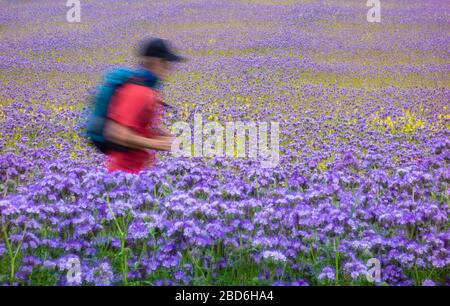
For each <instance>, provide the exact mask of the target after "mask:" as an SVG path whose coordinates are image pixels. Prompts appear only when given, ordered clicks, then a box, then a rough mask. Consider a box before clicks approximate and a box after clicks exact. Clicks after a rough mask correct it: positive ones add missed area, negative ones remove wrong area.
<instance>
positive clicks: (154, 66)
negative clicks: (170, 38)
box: [139, 38, 183, 80]
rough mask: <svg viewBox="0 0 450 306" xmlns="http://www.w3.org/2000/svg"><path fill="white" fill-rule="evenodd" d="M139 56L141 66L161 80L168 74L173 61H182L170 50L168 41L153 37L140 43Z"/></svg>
mask: <svg viewBox="0 0 450 306" xmlns="http://www.w3.org/2000/svg"><path fill="white" fill-rule="evenodd" d="M139 56H140V57H141V63H142V66H143V67H144V68H145V69H148V70H150V71H151V72H152V73H154V74H155V75H156V76H157V77H158V78H159V79H161V80H164V79H166V78H167V77H168V76H169V74H170V72H171V71H172V67H173V63H174V62H180V61H183V58H182V57H180V56H178V55H176V54H175V53H173V52H172V51H171V49H170V46H169V43H168V42H167V41H166V40H163V39H160V38H153V39H150V40H148V41H145V42H144V43H142V44H141V47H140V50H139Z"/></svg>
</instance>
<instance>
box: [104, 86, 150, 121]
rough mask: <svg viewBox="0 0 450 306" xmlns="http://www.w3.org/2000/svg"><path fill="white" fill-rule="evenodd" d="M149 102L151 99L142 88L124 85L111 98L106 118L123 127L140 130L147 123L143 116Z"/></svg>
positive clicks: (147, 109) (147, 92) (148, 107)
mask: <svg viewBox="0 0 450 306" xmlns="http://www.w3.org/2000/svg"><path fill="white" fill-rule="evenodd" d="M149 101H153V99H152V98H151V97H149V90H146V88H145V87H144V86H139V85H136V84H125V85H123V86H122V87H120V88H119V89H117V91H116V93H115V94H114V96H113V97H112V99H111V102H110V104H109V106H108V115H107V117H108V118H109V119H112V120H114V121H116V122H117V123H120V124H122V125H124V126H127V127H130V128H133V129H136V130H142V128H145V125H146V122H145V121H147V120H145V118H144V116H145V115H146V113H147V112H148V111H149V109H150V108H151V105H149Z"/></svg>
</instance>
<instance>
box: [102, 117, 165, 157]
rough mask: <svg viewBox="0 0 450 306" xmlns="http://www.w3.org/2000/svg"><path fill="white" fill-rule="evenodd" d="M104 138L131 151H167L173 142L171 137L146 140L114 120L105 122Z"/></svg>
mask: <svg viewBox="0 0 450 306" xmlns="http://www.w3.org/2000/svg"><path fill="white" fill-rule="evenodd" d="M104 137H105V138H106V139H107V140H109V141H111V142H113V143H116V144H119V145H122V146H125V147H129V148H131V149H153V150H160V151H169V150H170V148H171V146H172V142H173V137H167V136H157V137H154V138H146V137H143V136H139V135H137V134H136V133H134V132H133V130H131V129H130V128H128V127H126V126H123V125H121V124H119V123H117V122H115V121H114V120H107V121H106V125H105V130H104Z"/></svg>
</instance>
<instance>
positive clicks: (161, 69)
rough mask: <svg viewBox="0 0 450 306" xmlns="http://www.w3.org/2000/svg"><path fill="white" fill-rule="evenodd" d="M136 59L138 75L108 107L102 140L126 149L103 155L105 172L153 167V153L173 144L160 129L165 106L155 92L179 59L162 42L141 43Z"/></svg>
mask: <svg viewBox="0 0 450 306" xmlns="http://www.w3.org/2000/svg"><path fill="white" fill-rule="evenodd" d="M140 56H141V66H142V69H143V71H142V73H140V74H139V77H138V78H133V79H132V80H130V82H126V83H125V84H124V85H122V86H120V87H119V88H118V89H117V90H116V91H115V93H114V96H113V97H112V99H111V101H110V103H109V105H108V111H107V116H106V118H107V120H106V123H105V128H104V133H103V134H104V137H105V139H107V140H108V141H110V142H112V143H114V144H117V145H118V146H120V147H125V148H126V149H125V150H124V149H120V150H117V149H111V150H108V151H107V152H106V155H107V167H108V169H109V171H115V170H121V171H126V172H131V173H138V172H140V171H141V170H143V169H145V168H147V167H150V166H152V165H153V164H154V163H155V157H156V152H155V151H154V150H162V151H168V150H170V147H171V144H172V142H173V136H171V135H170V134H169V133H168V131H167V130H166V129H165V128H163V126H162V115H163V112H164V106H165V104H164V103H163V102H162V100H161V97H160V94H159V92H158V91H157V89H156V88H157V87H158V86H157V85H158V83H159V82H161V81H163V80H165V79H166V78H167V77H168V75H169V74H170V72H171V71H172V68H173V63H174V62H178V61H181V57H180V56H178V55H176V54H175V53H173V52H172V51H171V50H170V48H169V45H168V43H167V42H166V41H165V40H162V39H152V40H150V41H148V42H146V43H144V44H143V45H142V47H141V49H140ZM148 84H150V85H152V86H148ZM145 85H147V86H145ZM148 149H151V150H150V151H149V150H148Z"/></svg>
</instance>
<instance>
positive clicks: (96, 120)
mask: <svg viewBox="0 0 450 306" xmlns="http://www.w3.org/2000/svg"><path fill="white" fill-rule="evenodd" d="M140 79H143V81H142V80H140ZM126 83H134V84H139V85H142V86H147V87H153V86H154V85H155V83H156V78H154V77H152V76H150V77H149V75H148V72H145V71H141V70H131V69H128V68H116V69H114V70H111V71H109V72H108V73H106V74H105V76H104V82H103V84H102V85H101V86H99V88H97V92H96V94H94V96H93V99H92V103H91V107H90V109H89V112H90V114H89V115H88V116H87V122H86V123H85V135H84V136H85V137H86V138H87V139H88V140H89V142H90V143H92V144H93V145H94V147H96V148H97V149H98V150H99V151H100V152H102V153H103V154H105V153H106V152H107V151H108V150H118V151H128V150H129V148H127V147H124V146H121V145H118V144H115V143H113V142H110V141H108V140H107V139H105V137H104V136H103V130H104V128H105V124H106V116H107V112H108V105H109V103H110V102H111V98H112V97H113V95H114V93H115V92H116V90H117V89H118V88H119V87H120V86H122V85H124V84H126Z"/></svg>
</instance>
